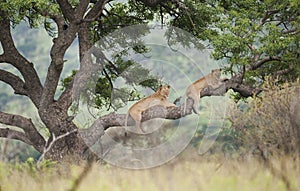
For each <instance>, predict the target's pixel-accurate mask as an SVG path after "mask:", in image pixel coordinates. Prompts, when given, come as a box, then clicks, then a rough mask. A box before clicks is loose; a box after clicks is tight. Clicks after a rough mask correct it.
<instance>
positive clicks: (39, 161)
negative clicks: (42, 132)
mask: <svg viewBox="0 0 300 191" xmlns="http://www.w3.org/2000/svg"><path fill="white" fill-rule="evenodd" d="M75 132H77V129H74V130H72V131H70V132H66V133H65V134H62V135H59V136H58V137H56V136H55V134H54V133H52V140H51V142H50V143H49V144H48V141H49V140H47V141H46V143H45V146H44V150H43V153H42V154H41V156H40V157H39V159H38V160H37V168H38V169H40V165H41V162H42V161H43V160H44V158H45V155H46V154H47V152H49V150H50V149H51V147H52V146H53V144H54V143H55V142H56V141H58V140H59V139H62V138H64V137H66V136H68V135H70V134H72V133H75Z"/></svg>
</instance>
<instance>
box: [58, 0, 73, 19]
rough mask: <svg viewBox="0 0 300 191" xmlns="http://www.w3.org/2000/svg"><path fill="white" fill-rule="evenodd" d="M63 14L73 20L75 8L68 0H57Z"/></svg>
mask: <svg viewBox="0 0 300 191" xmlns="http://www.w3.org/2000/svg"><path fill="white" fill-rule="evenodd" d="M57 3H58V4H59V7H60V9H61V11H62V13H63V15H64V16H65V17H66V18H67V19H68V20H69V21H70V22H71V21H72V20H74V9H73V7H72V6H71V4H70V3H69V2H68V1H67V0H57Z"/></svg>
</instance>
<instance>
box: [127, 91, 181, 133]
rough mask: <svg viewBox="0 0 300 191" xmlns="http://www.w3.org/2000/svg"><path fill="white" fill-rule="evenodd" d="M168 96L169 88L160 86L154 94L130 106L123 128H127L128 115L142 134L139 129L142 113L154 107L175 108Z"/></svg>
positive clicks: (141, 131) (141, 130)
mask: <svg viewBox="0 0 300 191" xmlns="http://www.w3.org/2000/svg"><path fill="white" fill-rule="evenodd" d="M169 94H170V86H169V85H167V86H162V85H161V86H160V87H159V88H158V90H157V91H156V92H155V93H153V94H152V95H150V96H148V97H145V98H143V99H141V100H140V101H138V102H136V103H135V104H133V106H131V107H130V109H129V110H128V112H127V115H126V119H125V127H127V120H128V117H129V115H130V116H131V117H132V118H133V119H134V121H135V127H136V128H137V130H138V132H139V133H144V131H143V129H142V128H141V121H142V112H143V111H145V110H147V109H148V108H150V107H152V106H156V105H161V106H164V107H165V108H167V107H176V105H175V104H173V103H170V102H169V101H168V97H169Z"/></svg>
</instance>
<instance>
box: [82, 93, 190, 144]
mask: <svg viewBox="0 0 300 191" xmlns="http://www.w3.org/2000/svg"><path fill="white" fill-rule="evenodd" d="M192 105H193V100H192V99H187V105H186V113H185V114H184V113H183V110H184V104H183V105H181V106H179V107H168V108H167V109H165V108H164V107H162V106H153V107H150V108H149V109H147V110H146V111H144V112H143V113H142V122H144V121H148V120H150V119H154V118H161V119H172V120H175V119H179V118H181V117H184V116H186V115H189V114H191V113H192ZM125 118H126V114H117V113H115V112H112V113H110V114H108V115H105V116H102V117H101V118H99V119H97V120H96V121H95V122H94V123H93V125H92V126H91V127H90V128H88V129H85V130H80V134H81V136H82V137H83V138H84V140H85V141H86V142H87V144H88V145H90V146H91V145H93V144H94V143H95V142H96V141H97V140H98V139H99V138H100V137H101V136H102V135H103V134H104V131H105V130H106V129H108V128H110V127H115V126H125ZM127 125H128V126H134V125H135V122H134V120H133V119H132V118H131V117H130V116H129V117H128V122H127Z"/></svg>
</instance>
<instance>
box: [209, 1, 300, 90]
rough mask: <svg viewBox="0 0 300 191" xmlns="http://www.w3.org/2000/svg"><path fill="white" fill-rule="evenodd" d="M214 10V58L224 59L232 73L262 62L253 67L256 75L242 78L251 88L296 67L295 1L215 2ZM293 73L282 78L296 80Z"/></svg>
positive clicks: (297, 55) (253, 73)
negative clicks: (251, 85)
mask: <svg viewBox="0 0 300 191" xmlns="http://www.w3.org/2000/svg"><path fill="white" fill-rule="evenodd" d="M216 10H217V11H216V15H217V16H218V17H219V20H218V21H217V22H215V23H212V24H211V27H212V28H215V31H216V32H217V33H214V34H212V35H209V36H208V39H209V40H210V42H211V43H212V45H213V47H214V52H213V57H214V58H215V59H218V60H219V59H224V60H225V61H226V62H227V63H228V65H229V66H231V67H229V69H230V70H232V72H235V73H236V72H242V71H243V67H241V66H249V67H250V68H252V66H255V65H257V63H260V62H261V63H262V64H261V65H259V67H254V69H255V70H257V71H253V72H250V71H249V72H248V73H247V75H245V78H246V79H245V80H246V81H248V82H249V83H250V82H251V83H252V84H253V85H254V84H255V82H259V81H260V82H263V80H264V78H265V76H269V75H274V74H275V73H280V72H279V71H282V70H287V69H291V68H295V67H293V65H297V64H299V63H298V62H299V26H300V22H299V13H300V11H299V10H300V7H299V3H296V1H288V0H284V1H275V0H267V1H255V0H246V1H235V0H230V1H229V0H228V1H218V3H217V5H216ZM270 58H271V59H270ZM264 60H267V61H264ZM287 63H289V64H287ZM295 70H296V69H291V71H290V72H288V73H285V74H284V75H285V76H282V77H283V78H285V77H288V76H289V77H288V78H289V79H294V78H296V77H297V75H296V76H295ZM290 75H292V76H290ZM290 77H292V78H290ZM253 79H256V80H253Z"/></svg>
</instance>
